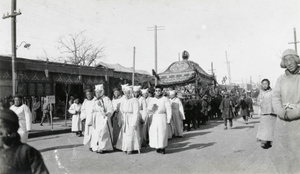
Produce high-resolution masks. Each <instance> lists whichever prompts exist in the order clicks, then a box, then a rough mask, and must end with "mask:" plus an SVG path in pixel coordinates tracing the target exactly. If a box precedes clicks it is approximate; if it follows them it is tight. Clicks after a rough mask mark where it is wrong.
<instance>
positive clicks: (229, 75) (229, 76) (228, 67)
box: [225, 51, 231, 85]
mask: <svg viewBox="0 0 300 174" xmlns="http://www.w3.org/2000/svg"><path fill="white" fill-rule="evenodd" d="M225 55H226V64H227V71H228V80H229V85H230V84H231V70H230V61H228V58H227V51H225Z"/></svg>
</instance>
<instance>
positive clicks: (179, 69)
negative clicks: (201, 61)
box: [158, 59, 214, 85]
mask: <svg viewBox="0 0 300 174" xmlns="http://www.w3.org/2000/svg"><path fill="white" fill-rule="evenodd" d="M158 76H159V78H160V80H159V82H158V83H159V84H160V85H178V84H184V83H195V82H196V80H198V81H207V82H208V81H212V80H214V77H213V76H212V75H209V74H207V73H206V72H205V71H204V70H203V69H202V68H201V67H200V66H199V65H198V64H197V63H195V62H193V61H189V60H187V59H184V60H182V61H176V62H174V63H172V64H171V65H170V66H169V67H168V69H167V70H166V71H164V72H163V73H160V74H158Z"/></svg>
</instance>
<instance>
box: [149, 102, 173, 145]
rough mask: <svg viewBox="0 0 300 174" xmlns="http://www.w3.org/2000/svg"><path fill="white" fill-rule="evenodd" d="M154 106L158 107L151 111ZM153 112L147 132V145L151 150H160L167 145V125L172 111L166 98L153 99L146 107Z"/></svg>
mask: <svg viewBox="0 0 300 174" xmlns="http://www.w3.org/2000/svg"><path fill="white" fill-rule="evenodd" d="M154 104H155V105H156V106H157V107H158V108H157V109H156V110H154V109H153V106H154ZM148 110H149V111H150V112H153V116H152V122H151V125H150V130H149V145H150V147H152V148H156V149H162V148H165V147H167V145H168V123H170V121H171V117H172V110H171V104H170V101H169V99H168V98H166V97H161V98H159V99H157V98H153V99H152V100H151V102H150V105H149V106H148Z"/></svg>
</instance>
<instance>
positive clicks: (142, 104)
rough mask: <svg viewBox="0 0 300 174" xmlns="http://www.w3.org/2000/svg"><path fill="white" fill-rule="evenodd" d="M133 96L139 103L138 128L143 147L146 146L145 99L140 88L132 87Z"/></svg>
mask: <svg viewBox="0 0 300 174" xmlns="http://www.w3.org/2000/svg"><path fill="white" fill-rule="evenodd" d="M133 96H134V97H135V98H137V99H138V101H139V110H140V114H139V127H140V131H141V132H140V135H141V144H142V145H143V146H145V145H146V132H145V131H146V129H145V127H146V125H145V123H146V119H147V104H146V100H145V98H144V97H143V96H142V93H141V86H133Z"/></svg>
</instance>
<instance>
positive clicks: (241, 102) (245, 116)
mask: <svg viewBox="0 0 300 174" xmlns="http://www.w3.org/2000/svg"><path fill="white" fill-rule="evenodd" d="M236 107H239V108H240V109H241V112H240V116H241V117H243V119H244V121H245V124H248V112H249V106H248V104H247V103H246V94H245V93H244V94H242V97H241V99H240V100H239V102H238V104H237V105H236Z"/></svg>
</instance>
